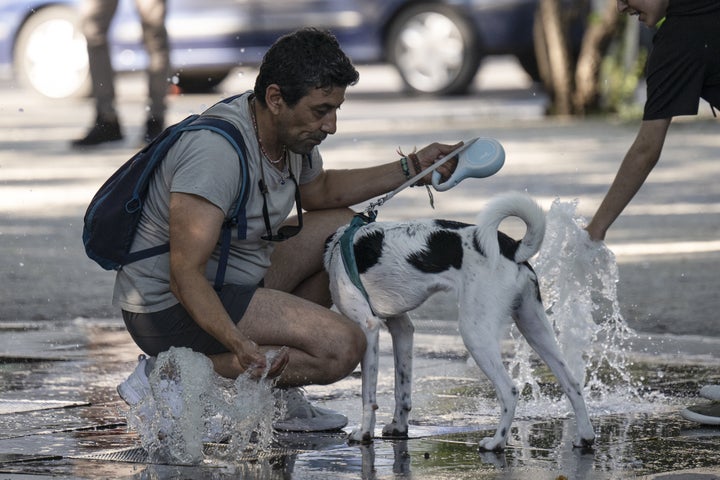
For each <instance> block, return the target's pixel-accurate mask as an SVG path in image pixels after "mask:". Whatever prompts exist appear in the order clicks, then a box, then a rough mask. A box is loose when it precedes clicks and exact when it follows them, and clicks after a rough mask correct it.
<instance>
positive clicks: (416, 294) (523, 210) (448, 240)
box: [325, 193, 595, 450]
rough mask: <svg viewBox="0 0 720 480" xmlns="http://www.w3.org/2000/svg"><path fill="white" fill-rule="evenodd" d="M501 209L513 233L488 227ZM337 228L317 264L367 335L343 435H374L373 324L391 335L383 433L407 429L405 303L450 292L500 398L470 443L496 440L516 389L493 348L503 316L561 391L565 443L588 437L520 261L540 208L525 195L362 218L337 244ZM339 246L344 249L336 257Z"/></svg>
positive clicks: (584, 442) (409, 339) (504, 433)
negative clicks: (570, 416) (464, 213)
mask: <svg viewBox="0 0 720 480" xmlns="http://www.w3.org/2000/svg"><path fill="white" fill-rule="evenodd" d="M510 216H515V217H519V218H520V219H522V220H523V221H524V222H525V224H526V226H527V230H526V233H525V236H524V237H523V239H522V240H521V241H519V242H518V241H516V240H514V239H512V238H510V237H508V236H507V235H505V234H504V233H502V232H500V231H498V227H499V225H500V223H501V222H502V220H503V219H505V218H507V217H510ZM347 228H349V227H348V226H345V227H341V228H340V229H338V231H337V232H336V233H335V234H334V235H333V236H331V237H330V238H329V239H328V244H327V248H326V251H325V268H326V269H327V271H328V272H329V274H330V288H331V292H332V297H333V302H334V304H335V306H336V307H337V308H338V309H339V310H340V312H342V313H343V314H344V315H346V316H347V317H349V318H351V319H352V320H354V321H356V322H357V323H358V324H359V325H361V326H362V328H363V329H364V331H365V333H366V336H367V350H366V351H365V356H364V358H363V360H362V403H363V414H362V424H361V425H360V426H359V427H358V428H356V429H355V430H353V432H352V433H351V434H350V440H351V441H353V442H364V443H367V442H372V438H373V435H374V430H375V410H376V409H377V400H376V384H377V375H378V352H379V346H378V334H379V329H380V327H381V325H382V323H385V324H386V325H387V328H388V330H389V332H390V335H391V337H392V341H393V353H394V359H395V413H394V417H393V421H392V422H391V423H390V424H388V425H386V426H385V428H384V429H383V435H386V436H393V437H407V434H408V413H409V412H410V409H411V407H412V402H411V377H412V356H413V352H412V349H413V331H414V327H413V325H412V323H411V321H410V318H409V317H408V315H407V312H409V311H410V310H413V309H415V308H417V307H418V306H420V305H421V304H422V303H423V302H424V301H425V300H427V298H428V297H429V296H430V295H432V294H433V293H435V292H439V291H454V292H456V293H457V297H458V305H459V327H460V333H461V335H462V338H463V342H464V343H465V346H466V347H467V349H468V350H469V351H470V354H471V355H472V357H473V358H474V359H475V362H477V364H478V366H479V367H480V368H481V369H482V371H483V372H484V373H485V375H487V377H488V378H489V379H490V381H491V382H492V383H493V385H494V387H495V390H496V393H497V397H498V400H499V402H500V411H501V417H500V423H499V425H498V426H497V430H496V432H495V435H494V436H493V437H489V438H485V439H483V440H482V441H481V442H480V448H481V449H483V450H502V449H504V448H505V445H506V442H507V437H508V434H509V432H510V425H511V423H512V420H513V417H514V415H515V406H516V405H517V401H518V395H519V392H518V390H517V388H516V387H515V386H514V385H513V383H512V380H511V378H510V376H509V374H508V373H507V371H506V369H505V367H504V366H503V361H502V358H501V351H500V336H501V335H502V333H503V332H504V331H505V329H504V326H505V325H506V322H507V320H509V318H510V317H511V316H512V318H513V319H514V320H515V323H516V325H517V327H518V329H519V330H520V332H522V334H523V335H524V336H525V338H526V340H527V341H528V343H529V344H530V345H531V346H532V347H533V348H534V349H535V351H536V352H537V353H538V355H539V356H540V358H541V359H542V360H543V361H544V362H545V363H546V364H547V365H548V366H549V367H550V369H551V370H552V372H553V373H554V374H555V376H556V377H557V379H558V381H559V383H560V385H561V386H562V389H563V391H564V392H565V394H566V395H567V397H568V398H569V399H570V403H571V404H572V407H573V409H574V411H575V417H576V423H577V430H578V432H577V436H576V438H575V440H574V442H573V445H574V446H576V447H590V446H591V445H592V444H593V442H594V440H595V433H594V431H593V427H592V424H591V423H590V419H589V418H588V414H587V410H586V407H585V401H584V399H583V396H582V387H581V386H580V385H579V384H578V382H577V381H576V380H575V379H574V378H573V377H572V375H571V373H570V371H569V370H568V368H567V365H566V364H565V361H564V360H563V358H562V355H561V353H560V349H559V347H558V345H557V341H556V339H555V335H554V332H553V330H552V327H551V326H550V324H549V322H548V320H547V318H546V316H545V311H544V308H543V305H542V302H541V299H540V291H539V287H538V280H537V277H536V275H535V272H534V271H533V269H532V267H531V266H530V265H529V264H528V263H527V260H528V259H529V258H531V257H532V256H533V255H535V254H536V253H537V252H538V250H539V249H540V245H541V243H542V240H543V237H544V235H545V214H544V212H543V211H542V209H541V208H540V207H539V206H538V205H537V204H536V203H535V202H534V201H533V200H532V199H530V197H528V196H527V195H525V194H519V193H511V194H505V195H501V196H498V197H496V198H494V199H493V200H492V201H491V202H490V204H489V205H488V206H487V208H485V209H484V211H483V212H482V213H481V214H480V216H479V218H478V224H477V225H467V224H463V223H458V222H452V221H445V220H424V221H411V222H400V223H396V222H371V223H367V224H365V225H363V226H361V227H360V228H359V229H357V231H356V232H355V235H354V237H352V238H350V239H349V240H347V237H346V240H345V242H346V246H344V247H343V246H342V245H341V244H342V243H343V242H342V241H341V238H342V237H343V233H344V232H345V230H346V229H347ZM348 242H349V243H348ZM348 245H349V246H348ZM342 250H346V252H345V253H349V255H346V258H345V259H343V254H344V253H343V252H342ZM348 256H349V257H350V258H349V260H348ZM348 261H349V262H350V263H352V264H353V265H354V266H356V267H357V270H356V271H354V267H352V266H351V268H346V266H345V264H344V262H348ZM355 274H356V275H355ZM353 278H355V281H353ZM357 278H359V280H360V281H359V282H358V281H357ZM363 289H364V290H365V292H366V293H365V292H363Z"/></svg>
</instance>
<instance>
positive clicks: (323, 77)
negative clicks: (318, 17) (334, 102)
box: [255, 28, 360, 108]
mask: <svg viewBox="0 0 720 480" xmlns="http://www.w3.org/2000/svg"><path fill="white" fill-rule="evenodd" d="M359 77H360V74H359V73H358V72H357V70H355V67H353V65H352V62H351V61H350V59H349V58H348V57H347V55H345V53H344V52H343V51H342V49H341V48H340V44H339V43H338V41H337V39H336V38H335V36H334V35H333V34H331V33H330V32H328V31H323V30H318V29H316V28H303V29H301V30H297V31H295V32H293V33H289V34H287V35H284V36H282V37H280V38H279V39H278V40H277V41H276V42H275V43H274V44H273V45H272V46H271V47H270V49H269V50H268V51H267V52H266V53H265V56H264V57H263V61H262V64H261V65H260V71H259V72H258V76H257V78H256V79H255V98H256V100H257V101H259V102H260V103H262V104H263V105H265V91H266V90H267V87H268V86H269V85H272V84H276V85H278V86H280V92H281V93H282V97H283V100H284V101H285V103H286V104H287V105H288V106H289V107H290V108H292V107H294V106H295V105H297V103H298V102H299V101H300V99H301V98H302V97H304V96H305V95H307V94H308V92H309V91H310V90H311V89H315V88H321V89H326V90H330V89H332V88H333V87H347V86H349V85H355V84H356V83H357V81H358V79H359Z"/></svg>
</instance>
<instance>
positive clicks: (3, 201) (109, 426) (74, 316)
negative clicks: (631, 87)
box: [0, 64, 720, 480]
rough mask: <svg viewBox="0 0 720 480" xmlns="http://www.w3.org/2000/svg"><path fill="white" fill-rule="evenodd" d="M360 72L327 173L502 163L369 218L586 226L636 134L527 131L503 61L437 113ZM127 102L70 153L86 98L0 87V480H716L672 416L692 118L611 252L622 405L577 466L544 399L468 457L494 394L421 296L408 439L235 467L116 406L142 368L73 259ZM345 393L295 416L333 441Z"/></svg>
mask: <svg viewBox="0 0 720 480" xmlns="http://www.w3.org/2000/svg"><path fill="white" fill-rule="evenodd" d="M365 73H366V75H365V77H364V79H363V80H361V85H362V82H363V81H368V82H369V84H370V87H366V88H363V87H361V86H358V87H357V88H358V90H357V91H356V92H354V93H349V94H348V100H347V103H346V105H345V106H343V109H342V111H341V119H340V124H339V125H340V130H339V132H338V134H337V135H336V136H334V137H331V138H330V139H328V141H327V142H326V146H325V148H324V150H323V152H324V155H325V158H326V162H327V164H328V165H330V166H332V167H335V168H349V167H353V166H356V165H363V164H367V162H373V161H375V159H385V158H393V156H394V152H395V150H396V149H397V148H398V147H402V148H404V149H408V148H411V147H412V146H413V145H418V146H420V145H424V144H426V143H429V142H430V141H434V140H436V139H437V140H442V141H448V142H450V141H454V140H457V139H469V138H473V137H474V136H478V135H483V136H491V137H493V138H497V139H498V140H500V141H501V143H502V144H503V145H504V147H505V149H506V153H507V160H506V166H505V167H504V168H503V170H502V171H501V172H500V173H498V174H497V175H496V176H494V177H492V178H490V179H485V180H482V181H466V182H463V183H462V184H460V185H459V186H458V187H456V188H454V189H453V190H451V191H450V192H447V193H442V194H440V193H436V194H435V203H436V208H435V210H432V209H431V208H430V207H429V206H428V201H427V197H426V194H425V193H424V191H421V190H419V189H413V190H409V191H407V192H404V193H403V194H401V195H399V196H397V197H396V198H394V199H393V200H392V201H391V202H390V203H388V205H387V206H386V207H383V210H382V211H381V215H382V219H388V220H390V219H397V218H413V217H427V216H439V217H444V218H452V219H456V220H461V221H472V220H473V219H474V217H475V215H476V214H477V212H478V211H479V209H480V208H481V207H482V205H483V204H484V202H485V201H486V200H487V198H489V197H490V196H491V195H493V194H495V193H499V192H502V191H506V190H508V189H521V190H526V191H528V193H530V194H531V195H533V197H534V198H536V199H538V201H540V202H541V204H543V205H544V206H546V207H547V206H549V205H550V203H551V202H552V201H553V200H554V199H555V198H560V199H562V200H564V201H568V200H573V199H578V202H579V205H578V210H579V211H580V212H581V213H583V214H584V215H590V214H591V213H592V210H593V209H594V207H595V206H596V205H597V203H598V202H599V199H600V198H601V196H602V194H603V193H604V191H605V189H606V188H607V184H608V182H609V181H610V180H611V179H612V175H613V174H614V171H615V169H616V168H617V164H618V162H619V161H620V159H621V158H622V155H623V154H624V151H625V150H626V149H627V147H628V146H629V144H630V143H631V141H632V139H633V135H634V128H635V125H636V122H624V121H621V120H616V119H587V120H584V121H576V120H563V119H552V120H547V119H544V118H543V117H542V108H543V98H542V93H541V91H540V90H539V89H538V88H537V87H536V86H533V85H532V84H529V83H528V82H527V80H526V79H523V78H522V77H518V76H517V72H515V71H513V70H512V66H510V67H507V66H506V65H504V64H500V65H496V66H494V67H493V68H488V69H486V70H484V71H481V75H480V77H479V80H478V85H479V86H481V87H482V90H479V91H476V92H475V93H474V94H473V96H469V97H463V98H451V99H421V98H407V97H405V96H403V95H401V94H398V93H396V92H391V91H386V89H384V88H376V86H377V85H383V86H385V85H391V84H392V82H394V81H396V80H395V79H393V78H388V77H387V74H386V72H384V71H378V70H373V69H368V70H367V71H365ZM361 75H363V72H362V71H361ZM245 81H246V75H240V74H239V75H238V76H237V77H236V78H233V79H231V80H230V81H229V82H228V83H227V85H224V86H223V87H222V88H223V89H226V90H227V91H225V90H223V89H221V91H219V92H217V93H216V94H214V95H197V96H176V97H173V98H171V99H170V114H171V115H172V116H174V117H175V119H177V120H179V119H180V118H182V117H183V116H185V115H186V114H188V113H191V112H193V111H197V110H201V109H202V108H204V107H205V106H208V105H209V104H210V103H212V102H213V101H214V100H215V99H218V98H220V97H222V96H223V95H224V94H226V93H227V94H230V93H234V92H235V91H237V90H242V89H245V88H248V86H247V85H246V84H245V83H244V82H245ZM133 82H135V83H133ZM373 82H375V83H373ZM137 84H138V82H137V80H132V79H130V80H128V82H127V83H123V86H122V88H121V90H120V92H121V93H120V95H121V98H122V99H123V101H122V103H121V114H122V115H123V118H125V119H127V120H126V125H127V126H126V133H127V135H128V140H127V141H126V142H124V143H122V144H120V145H117V146H113V147H109V148H103V149H100V150H96V151H92V152H86V153H82V154H80V153H77V152H73V151H71V150H69V149H68V148H67V142H68V140H69V139H70V138H74V136H76V135H79V134H81V133H82V130H83V128H84V127H85V126H86V123H87V121H88V119H90V118H91V110H90V105H89V104H88V103H87V102H84V101H63V102H47V101H44V100H39V99H35V98H30V97H26V96H25V95H24V94H22V93H21V92H17V91H15V90H14V89H13V88H12V86H6V88H3V89H0V145H1V147H0V285H1V287H0V338H1V340H0V378H1V379H2V380H1V381H0V479H10V478H194V479H196V478H197V479H200V478H294V479H304V478H328V479H330V478H348V479H350V478H378V479H384V478H388V479H389V478H393V479H395V478H416V479H430V478H432V479H436V478H438V479H443V478H448V479H450V478H467V479H470V478H493V479H495V478H518V479H520V478H532V479H536V478H537V479H544V478H548V479H555V478H561V477H565V478H571V479H576V478H577V479H585V478H587V479H595V478H601V479H604V478H667V479H679V478H686V479H703V480H705V479H714V478H720V477H719V476H720V429H718V428H710V427H703V426H701V425H698V424H693V423H691V422H688V421H686V420H684V419H682V418H681V417H680V416H679V415H678V411H679V410H680V409H681V408H683V407H684V406H686V405H688V404H691V403H699V402H701V401H702V400H701V399H698V398H697V391H698V389H699V387H700V386H702V385H704V384H706V383H712V382H714V383H720V321H718V316H717V314H716V312H717V310H718V306H720V300H718V298H717V294H716V292H717V287H718V285H719V283H718V280H717V271H718V267H720V204H719V203H718V201H717V200H718V198H720V187H718V186H717V178H719V175H718V174H720V164H718V162H717V156H718V151H720V136H718V128H719V126H718V123H717V121H715V120H712V119H711V118H709V117H707V116H706V115H704V116H701V117H700V118H697V119H692V120H683V121H680V122H677V123H675V124H674V125H673V126H672V127H671V134H670V137H669V138H668V141H667V144H666V148H665V153H664V154H663V158H662V159H661V164H660V165H659V166H658V168H657V169H656V171H655V172H653V174H652V176H651V181H650V182H649V183H648V184H647V185H646V186H645V188H643V190H642V191H641V193H640V194H639V195H638V197H637V198H636V200H635V202H634V203H633V205H632V206H631V207H630V208H629V209H628V211H627V212H626V215H624V216H623V217H622V218H621V219H620V220H619V221H618V222H617V225H616V226H615V228H614V229H613V231H612V232H611V234H610V235H609V237H608V240H607V244H608V246H609V247H610V248H611V249H612V250H613V251H614V252H615V254H616V255H617V261H618V266H619V274H620V275H619V277H620V280H619V284H618V297H619V299H620V303H621V307H622V312H623V315H624V318H625V321H626V322H627V324H628V325H629V326H630V327H631V329H632V331H633V332H634V334H635V335H633V336H632V338H630V339H629V340H628V341H626V342H625V344H624V345H623V348H624V352H625V354H626V355H627V356H628V358H629V360H630V362H629V363H630V365H629V367H628V371H629V374H630V375H631V378H632V381H633V385H635V387H633V388H632V389H630V388H629V387H628V386H627V385H623V384H622V383H618V382H615V383H614V385H613V387H614V389H613V392H612V393H610V394H609V395H608V396H606V397H605V398H602V399H599V400H598V401H596V402H590V413H591V419H592V420H593V424H594V425H595V428H596V432H597V435H598V439H597V445H596V447H595V449H594V450H593V451H587V452H581V451H577V450H575V449H572V447H571V443H570V442H571V438H572V429H573V425H574V422H573V420H572V415H569V414H568V413H567V412H565V411H564V409H563V408H562V406H558V405H561V404H562V402H557V401H555V400H553V398H554V397H552V396H551V397H550V399H548V398H545V399H540V400H538V399H534V398H530V397H528V398H524V401H523V402H521V405H520V407H519V410H518V414H517V416H516V421H515V422H514V424H513V431H512V433H511V440H510V445H509V447H508V449H507V450H506V451H505V452H504V453H502V454H494V453H481V452H478V450H477V442H478V440H479V439H480V438H482V437H484V436H486V435H488V434H489V433H492V430H493V428H494V426H493V425H494V421H495V418H496V413H497V412H496V411H495V410H494V408H495V403H494V397H493V394H492V390H491V388H490V386H489V384H488V383H487V381H486V380H485V379H484V378H483V376H482V374H481V373H480V372H479V370H478V369H477V367H475V366H474V364H472V361H468V356H467V353H466V352H465V349H464V347H463V346H462V341H461V340H460V338H459V336H458V334H457V331H456V327H455V322H454V318H455V309H454V305H453V301H452V299H451V298H448V297H444V296H438V297H434V298H433V301H431V302H428V303H427V304H426V305H424V306H423V307H421V308H420V309H419V310H418V311H416V312H415V313H414V314H413V318H414V319H415V320H416V328H417V340H416V347H415V350H416V359H417V360H416V374H415V376H416V381H415V389H414V390H415V402H414V408H413V412H412V415H411V422H412V427H411V432H410V436H411V438H410V439H407V440H387V439H376V440H375V442H374V443H373V445H371V446H365V447H360V446H356V445H348V444H347V442H346V439H345V437H344V435H343V434H325V435H285V436H279V437H278V439H277V442H276V445H275V446H274V447H273V449H272V450H271V451H269V452H266V453H265V454H262V455H259V456H256V457H254V458H246V459H238V460H237V461H235V462H230V463H228V462H213V461H208V462H206V463H205V464H203V465H199V466H176V465H155V464H151V463H148V462H147V458H146V456H144V454H143V452H142V450H141V449H139V442H138V438H137V436H136V435H135V433H134V432H131V431H129V430H128V428H127V425H126V421H125V413H126V407H125V405H124V404H123V403H122V402H121V401H120V399H119V398H118V397H117V394H116V392H115V386H116V385H117V383H119V382H120V381H122V380H123V379H124V378H125V377H126V376H127V375H128V374H129V372H130V371H131V370H132V368H133V367H134V362H135V358H136V356H137V354H138V353H139V351H138V350H137V348H136V347H135V346H134V344H133V343H132V342H131V340H130V339H129V337H128V335H127V333H126V332H125V330H124V328H123V326H122V322H121V320H120V319H119V316H118V313H117V312H116V311H115V310H114V309H113V308H112V306H111V305H110V304H109V299H110V295H111V290H112V282H113V279H112V274H110V273H108V272H104V271H102V270H100V269H99V267H96V266H95V265H94V264H93V263H92V262H91V261H90V260H88V259H87V258H86V257H84V255H83V252H82V245H81V242H80V231H81V227H82V225H81V217H82V214H83V212H84V207H85V205H86V204H87V201H88V200H89V198H90V197H91V196H92V194H93V193H94V191H95V190H96V189H97V187H98V186H99V184H100V183H101V182H102V181H103V180H104V179H105V178H106V177H107V176H108V175H109V174H110V173H111V172H112V171H113V170H114V168H116V167H117V166H118V165H119V164H120V163H121V162H122V161H124V160H125V159H126V158H128V156H129V155H130V154H132V151H133V149H134V147H135V140H134V139H136V138H139V135H140V125H141V123H142V106H141V101H142V94H141V93H138V91H137V90H136V88H135V87H137ZM381 345H382V347H383V351H382V357H381V362H382V363H381V364H382V365H383V366H384V368H383V369H382V371H383V373H382V374H381V378H380V383H379V404H380V410H379V411H378V418H379V421H378V425H379V426H382V422H384V421H387V420H389V416H390V412H391V408H392V373H391V353H390V342H389V338H388V337H387V336H386V335H384V336H383V339H382V340H381ZM508 355H509V356H512V352H511V351H508ZM538 368H540V367H538ZM541 371H542V369H541V368H540V370H539V372H540V373H538V375H541ZM547 383H548V385H550V383H551V382H547ZM608 383H613V381H611V380H608ZM543 385H544V383H543ZM637 385H640V387H637ZM548 389H549V390H550V391H551V390H552V388H551V387H548ZM629 390H632V391H631V392H629ZM359 392H360V380H359V377H358V375H357V374H355V375H353V376H351V377H349V378H348V379H346V380H343V381H342V382H339V383H338V384H335V385H332V386H328V387H310V388H308V396H309V397H310V399H311V400H313V401H314V402H318V403H320V404H322V405H324V406H327V407H329V408H333V409H336V410H339V411H342V412H344V413H345V414H346V415H348V417H349V421H350V423H349V425H351V426H352V425H354V424H356V423H358V422H359V411H360V396H359ZM548 395H551V394H550V393H548Z"/></svg>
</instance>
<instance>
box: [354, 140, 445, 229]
mask: <svg viewBox="0 0 720 480" xmlns="http://www.w3.org/2000/svg"><path fill="white" fill-rule="evenodd" d="M455 155H456V154H455V152H451V153H450V154H449V155H446V156H445V157H443V158H441V159H440V160H438V161H437V162H435V163H433V164H432V165H430V166H429V167H427V168H426V169H425V170H422V171H421V172H420V173H418V174H416V175H415V176H414V177H412V178H409V179H408V180H407V181H406V182H405V183H403V184H402V185H400V186H399V187H397V188H396V189H395V190H393V191H392V192H390V193H388V194H386V195H385V196H383V197H381V198H379V199H377V200H375V201H374V202H370V203H369V204H368V206H367V207H366V208H365V215H368V216H370V215H371V214H372V215H373V220H374V217H376V216H377V210H378V209H379V208H380V207H382V206H383V205H384V204H385V202H387V201H388V200H390V199H391V198H393V197H394V196H395V195H397V194H398V193H400V192H401V191H403V190H405V189H406V188H407V187H410V186H412V185H415V184H416V183H417V182H418V181H419V180H420V179H421V178H423V177H425V175H427V174H429V173H431V172H434V171H435V170H437V169H438V167H440V166H441V165H443V164H444V163H445V162H447V161H448V160H450V159H451V158H453V157H454V156H455ZM425 188H426V189H427V192H428V196H429V197H430V206H431V207H432V208H435V201H434V199H433V195H432V191H431V190H430V185H425Z"/></svg>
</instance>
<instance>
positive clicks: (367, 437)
mask: <svg viewBox="0 0 720 480" xmlns="http://www.w3.org/2000/svg"><path fill="white" fill-rule="evenodd" d="M372 441H373V436H372V434H371V433H370V432H364V431H363V430H362V429H360V428H356V429H355V430H353V431H352V432H351V433H350V434H349V435H348V442H350V443H364V444H367V443H372Z"/></svg>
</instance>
